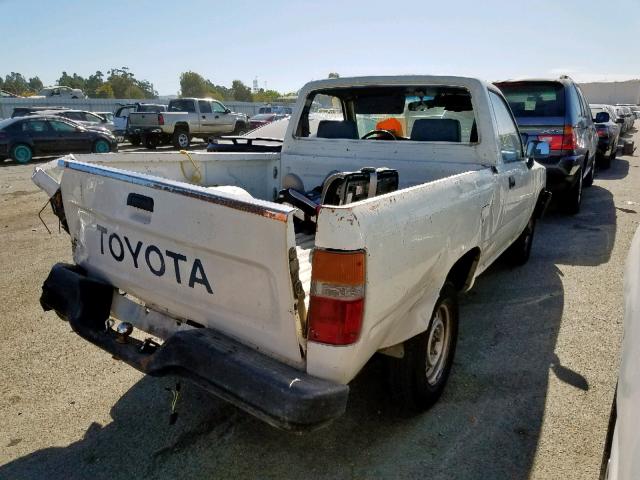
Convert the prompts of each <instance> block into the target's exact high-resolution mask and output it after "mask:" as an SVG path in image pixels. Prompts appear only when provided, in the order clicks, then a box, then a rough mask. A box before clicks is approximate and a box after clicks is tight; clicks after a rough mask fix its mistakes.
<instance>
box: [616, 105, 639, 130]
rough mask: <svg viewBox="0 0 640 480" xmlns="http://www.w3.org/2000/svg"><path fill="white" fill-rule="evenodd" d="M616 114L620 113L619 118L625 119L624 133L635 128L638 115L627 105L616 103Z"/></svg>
mask: <svg viewBox="0 0 640 480" xmlns="http://www.w3.org/2000/svg"><path fill="white" fill-rule="evenodd" d="M616 115H618V117H619V118H623V119H624V126H623V128H622V133H627V132H628V131H629V130H631V129H632V128H633V123H634V122H635V120H636V116H635V115H634V114H633V112H632V111H631V109H630V108H629V107H626V106H624V105H616Z"/></svg>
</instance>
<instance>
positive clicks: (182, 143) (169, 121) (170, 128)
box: [128, 98, 249, 149]
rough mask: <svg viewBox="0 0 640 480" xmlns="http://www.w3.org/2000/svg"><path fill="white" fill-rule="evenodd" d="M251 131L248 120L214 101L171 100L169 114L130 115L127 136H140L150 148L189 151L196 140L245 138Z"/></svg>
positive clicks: (208, 99) (142, 113)
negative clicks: (165, 146) (170, 146)
mask: <svg viewBox="0 0 640 480" xmlns="http://www.w3.org/2000/svg"><path fill="white" fill-rule="evenodd" d="M248 131H249V117H248V116H247V115H245V114H244V113H235V112H232V111H231V110H229V109H228V108H227V107H225V106H224V105H223V104H222V103H221V102H219V101H217V100H212V99H211V98H178V99H175V100H171V101H170V102H169V106H168V107H167V111H166V112H159V113H148V112H134V113H131V114H130V115H129V128H128V133H129V135H130V136H136V135H137V136H139V137H140V138H141V139H142V143H143V144H144V145H145V146H146V147H147V148H150V149H154V148H156V146H158V145H159V144H160V143H170V142H171V143H173V146H174V147H176V148H189V146H190V145H191V139H192V138H193V137H200V138H202V139H205V140H206V139H208V138H209V137H219V136H220V135H230V134H234V135H243V134H245V133H246V132H248Z"/></svg>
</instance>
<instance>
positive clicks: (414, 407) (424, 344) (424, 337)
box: [387, 282, 458, 412]
mask: <svg viewBox="0 0 640 480" xmlns="http://www.w3.org/2000/svg"><path fill="white" fill-rule="evenodd" d="M445 312H446V313H445ZM438 318H440V320H438ZM443 324H444V326H443ZM438 332H440V335H441V337H440V339H441V340H442V342H443V346H442V349H443V350H442V351H441V354H440V355H439V356H437V360H436V365H435V366H434V365H433V364H432V363H429V362H432V361H433V359H432V358H431V359H430V356H431V357H433V356H434V355H436V353H434V352H435V350H434V348H435V347H436V346H437V338H438V337H437V336H438ZM457 339H458V300H457V291H456V289H455V287H454V286H453V284H452V283H450V282H447V283H445V285H444V287H442V290H441V291H440V297H439V298H438V301H437V302H436V306H435V308H434V309H433V313H432V315H431V320H430V323H429V328H428V329H427V330H426V331H425V332H422V333H420V334H418V335H416V336H415V337H413V338H411V339H409V340H407V341H406V342H404V356H403V357H402V358H393V357H388V358H387V360H388V363H387V367H388V378H389V387H390V389H391V395H392V397H393V400H394V403H396V404H397V405H398V406H399V407H400V408H401V409H403V410H406V411H409V412H420V411H424V410H427V409H428V408H430V407H431V406H432V405H433V404H434V403H436V401H437V400H438V398H440V395H442V392H443V391H444V387H445V385H446V383H447V379H448V378H449V373H450V372H451V366H452V365H453V357H454V354H455V350H456V343H457ZM430 348H431V350H430ZM428 350H430V351H431V355H430V354H429V352H428ZM428 364H429V365H430V367H433V369H432V368H427V365H428Z"/></svg>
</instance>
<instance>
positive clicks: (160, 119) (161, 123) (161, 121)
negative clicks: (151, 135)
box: [158, 113, 164, 125]
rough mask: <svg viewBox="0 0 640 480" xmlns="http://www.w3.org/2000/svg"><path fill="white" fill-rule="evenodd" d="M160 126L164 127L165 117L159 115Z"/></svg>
mask: <svg viewBox="0 0 640 480" xmlns="http://www.w3.org/2000/svg"><path fill="white" fill-rule="evenodd" d="M158 125H164V115H162V114H161V113H159V114H158Z"/></svg>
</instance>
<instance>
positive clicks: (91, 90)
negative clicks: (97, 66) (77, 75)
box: [84, 70, 113, 98]
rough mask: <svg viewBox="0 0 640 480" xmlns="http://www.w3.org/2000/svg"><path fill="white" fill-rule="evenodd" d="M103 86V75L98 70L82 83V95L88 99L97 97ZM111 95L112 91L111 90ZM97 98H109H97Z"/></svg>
mask: <svg viewBox="0 0 640 480" xmlns="http://www.w3.org/2000/svg"><path fill="white" fill-rule="evenodd" d="M103 85H104V74H103V73H102V72H101V71H100V70H98V71H96V73H94V74H93V75H90V76H89V77H88V78H87V79H86V80H85V82H84V87H85V89H84V93H86V94H87V95H88V96H90V97H98V94H97V92H98V89H99V88H100V87H102V86H103ZM111 93H112V94H113V89H111ZM98 98H111V97H98Z"/></svg>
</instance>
